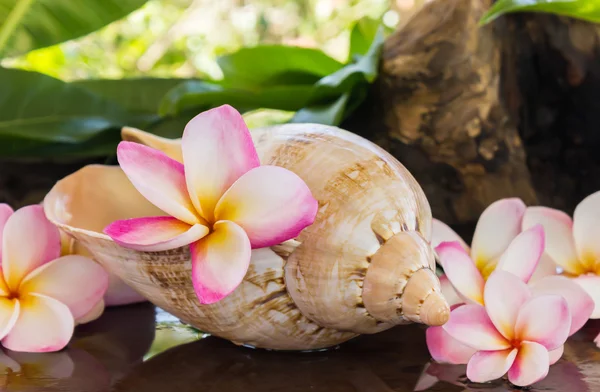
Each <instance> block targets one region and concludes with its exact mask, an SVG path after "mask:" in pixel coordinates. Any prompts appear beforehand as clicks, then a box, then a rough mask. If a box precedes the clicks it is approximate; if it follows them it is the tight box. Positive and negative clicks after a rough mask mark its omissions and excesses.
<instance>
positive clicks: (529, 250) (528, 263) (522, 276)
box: [426, 225, 594, 364]
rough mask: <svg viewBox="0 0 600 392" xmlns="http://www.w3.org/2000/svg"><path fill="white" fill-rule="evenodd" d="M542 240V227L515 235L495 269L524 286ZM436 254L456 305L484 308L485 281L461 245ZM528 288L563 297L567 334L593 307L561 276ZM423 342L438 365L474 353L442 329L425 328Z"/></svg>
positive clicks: (439, 249)
mask: <svg viewBox="0 0 600 392" xmlns="http://www.w3.org/2000/svg"><path fill="white" fill-rule="evenodd" d="M544 238H545V237H544V230H543V228H542V226H541V225H536V226H533V227H531V228H529V229H527V230H525V231H523V232H522V233H520V234H518V235H517V236H516V237H515V238H514V239H513V240H512V242H511V243H510V244H509V245H508V247H507V249H506V250H505V251H504V253H502V255H501V256H500V258H499V261H498V262H497V265H496V267H495V270H496V271H505V272H509V273H511V274H513V275H514V276H515V277H517V278H518V279H519V280H520V281H521V282H523V283H528V282H530V279H531V276H532V275H533V272H534V271H535V270H536V268H537V266H538V263H539V261H540V258H541V256H542V253H543V252H544V246H545V240H544ZM436 252H437V253H438V256H439V259H440V262H441V264H442V266H443V268H444V270H445V271H446V276H447V279H448V281H449V282H450V284H451V285H452V287H453V289H454V291H455V292H456V293H457V297H458V298H459V300H457V302H461V303H466V304H478V305H485V299H484V297H485V296H484V293H485V287H486V281H485V279H484V277H483V276H482V275H481V273H480V271H479V269H478V268H477V267H476V265H475V262H474V261H473V260H472V259H471V257H470V256H469V254H468V253H467V251H466V250H465V249H464V248H463V247H462V246H461V244H460V243H459V242H457V241H455V242H443V243H442V244H440V245H439V246H438V247H437V248H436ZM529 286H530V289H531V290H533V291H534V292H535V293H537V294H542V293H545V294H555V295H560V296H562V297H564V298H565V300H566V301H567V303H568V305H569V307H570V314H571V317H572V320H571V323H570V325H571V329H570V331H569V332H570V333H569V335H572V334H574V333H575V332H577V331H578V330H579V329H580V328H581V327H583V325H584V324H585V322H586V321H587V320H588V318H589V315H590V314H591V312H592V309H593V307H594V303H593V301H592V299H591V298H590V296H589V295H587V294H586V293H585V291H584V290H582V289H581V288H580V287H579V286H577V285H576V284H574V283H573V282H571V281H569V279H566V278H564V277H561V276H556V275H551V276H546V277H543V278H541V279H539V280H537V281H535V282H530V283H529ZM507 290H510V288H507ZM458 307H460V304H455V305H453V306H452V310H454V309H456V308H458ZM426 339H427V346H428V348H429V351H430V353H431V356H432V357H433V359H434V360H436V361H438V362H441V363H451V364H464V363H467V361H468V360H469V359H470V358H471V356H472V355H473V354H474V350H473V348H472V347H470V346H466V345H464V344H462V343H461V342H460V341H457V340H456V339H453V338H452V336H450V335H449V334H448V333H447V332H446V331H445V329H444V328H442V327H430V328H428V329H427V332H426ZM553 354H554V355H556V356H557V357H556V360H558V359H559V358H560V356H561V355H562V348H561V349H560V350H559V351H557V352H556V353H553Z"/></svg>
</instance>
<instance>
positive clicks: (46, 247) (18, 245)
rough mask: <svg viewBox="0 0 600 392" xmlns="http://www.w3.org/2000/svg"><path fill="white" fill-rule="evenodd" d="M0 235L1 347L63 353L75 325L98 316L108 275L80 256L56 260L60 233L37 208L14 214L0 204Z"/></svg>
mask: <svg viewBox="0 0 600 392" xmlns="http://www.w3.org/2000/svg"><path fill="white" fill-rule="evenodd" d="M0 232H1V233H2V245H1V247H2V248H1V261H2V274H1V276H0V338H2V344H3V345H4V346H5V347H6V348H8V349H10V350H14V351H29V352H48V351H58V350H60V349H62V348H63V347H65V345H66V344H67V343H68V342H69V340H70V339H71V336H72V334H73V327H74V325H75V323H76V322H79V323H82V322H87V321H89V320H92V319H94V318H97V317H98V316H99V315H100V313H101V312H102V309H103V303H102V296H103V295H104V293H105V291H106V287H107V285H108V276H107V274H106V272H105V271H104V269H102V267H100V266H99V265H98V264H96V263H95V262H93V261H92V260H90V259H88V258H85V257H82V256H64V257H60V258H59V255H60V237H59V232H58V229H57V228H56V227H55V226H53V225H52V224H51V223H50V222H49V221H48V220H47V219H46V217H45V215H44V211H43V209H42V207H41V206H39V205H33V206H28V207H24V208H22V209H20V210H18V211H17V212H15V213H13V212H12V210H11V209H10V207H8V206H7V205H5V204H3V205H0Z"/></svg>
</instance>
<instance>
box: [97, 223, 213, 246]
mask: <svg viewBox="0 0 600 392" xmlns="http://www.w3.org/2000/svg"><path fill="white" fill-rule="evenodd" d="M208 232H209V230H208V227H206V226H204V225H202V224H199V223H197V224H195V225H193V226H190V225H188V224H187V223H185V222H182V221H180V220H179V219H177V218H173V217H170V216H155V217H149V218H133V219H125V220H118V221H115V222H113V223H111V224H110V225H108V226H107V227H106V228H105V229H104V233H106V234H107V235H108V236H109V237H110V238H112V239H113V241H115V242H116V243H117V244H119V245H121V246H122V247H124V248H130V249H135V250H141V251H145V252H157V251H162V250H168V249H175V248H179V247H182V246H185V245H189V244H191V243H192V242H195V241H198V240H199V239H200V238H202V237H204V236H205V235H207V234H208Z"/></svg>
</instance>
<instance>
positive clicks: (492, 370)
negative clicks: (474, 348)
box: [467, 348, 519, 382]
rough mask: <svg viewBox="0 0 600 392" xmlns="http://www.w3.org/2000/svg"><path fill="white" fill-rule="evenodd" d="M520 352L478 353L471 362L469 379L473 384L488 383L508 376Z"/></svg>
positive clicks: (468, 370)
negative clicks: (507, 373)
mask: <svg viewBox="0 0 600 392" xmlns="http://www.w3.org/2000/svg"><path fill="white" fill-rule="evenodd" d="M518 351H519V350H517V349H516V348H509V349H506V350H497V351H478V352H477V353H476V354H475V355H473V356H472V357H471V359H470V360H469V364H468V365H467V377H468V378H469V380H471V381H473V382H488V381H492V380H495V379H497V378H500V377H502V376H504V375H505V374H506V372H507V371H508V369H510V367H511V366H512V364H513V362H514V361H515V358H516V356H517V353H518Z"/></svg>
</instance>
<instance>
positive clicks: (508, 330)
mask: <svg viewBox="0 0 600 392" xmlns="http://www.w3.org/2000/svg"><path fill="white" fill-rule="evenodd" d="M483 298H484V301H485V309H486V311H487V314H488V316H489V317H490V320H492V323H494V326H495V327H496V329H497V330H498V331H499V332H500V333H501V334H502V336H504V337H505V338H506V339H508V340H512V339H514V337H515V322H516V320H517V315H518V314H519V309H520V308H521V306H523V304H524V303H525V302H527V301H528V300H529V298H531V291H530V290H529V288H528V287H527V285H526V284H525V283H523V281H521V280H520V279H519V278H518V277H516V276H515V275H513V274H511V273H509V272H506V271H501V270H496V271H494V272H493V273H492V275H491V276H490V277H489V279H488V280H487V282H486V284H485V290H484V293H483Z"/></svg>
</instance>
